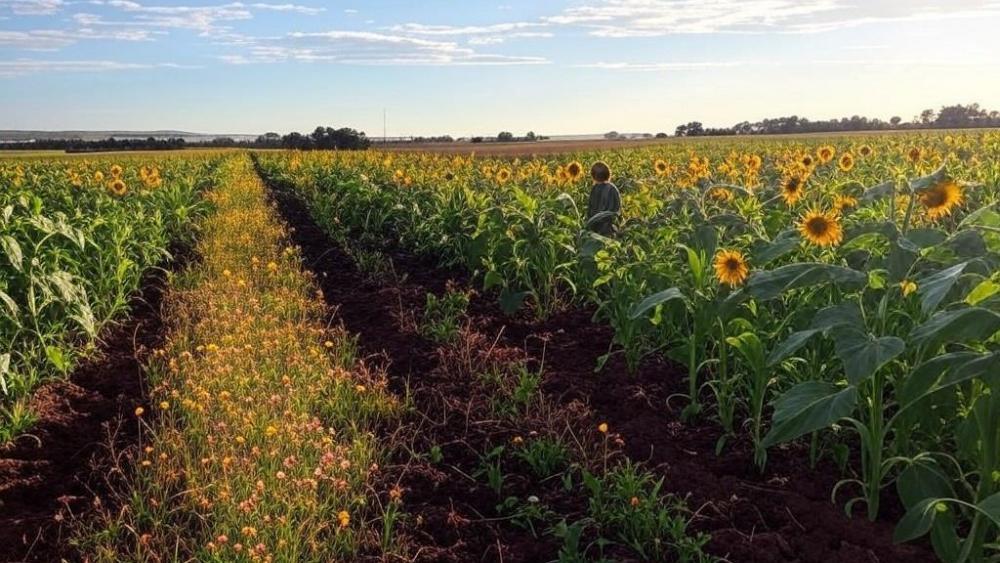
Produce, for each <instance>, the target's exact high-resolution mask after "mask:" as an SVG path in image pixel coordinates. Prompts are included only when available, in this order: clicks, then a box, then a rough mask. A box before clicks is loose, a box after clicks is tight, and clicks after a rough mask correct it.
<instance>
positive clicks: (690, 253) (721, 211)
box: [261, 132, 1000, 561]
mask: <svg viewBox="0 0 1000 563" xmlns="http://www.w3.org/2000/svg"><path fill="white" fill-rule="evenodd" d="M596 160H602V161H605V162H607V163H608V164H609V165H610V166H611V168H612V169H613V170H614V171H615V173H616V182H617V183H618V185H619V187H620V188H621V191H622V195H623V203H624V205H623V212H622V214H621V216H620V217H616V218H615V219H616V220H617V222H618V225H619V231H618V233H617V235H616V236H615V237H613V238H606V237H602V236H600V235H597V234H595V233H592V232H590V231H589V230H588V229H587V228H586V221H587V218H586V217H584V216H582V214H581V212H580V209H583V208H584V207H583V206H584V204H585V201H586V195H587V191H588V188H589V178H588V177H587V174H586V166H585V165H584V163H587V164H589V163H592V162H594V161H596ZM998 161H1000V135H997V134H996V133H992V132H988V133H976V134H947V135H945V134H941V135H907V136H882V137H871V138H846V137H842V138H838V139H836V143H835V144H833V143H831V142H827V141H824V140H821V139H818V140H816V141H812V142H803V141H794V142H787V141H769V140H763V141H760V140H757V141H751V142H739V141H721V142H712V143H702V144H695V143H689V144H681V143H677V144H669V145H663V146H660V147H652V148H643V149H636V150H625V151H614V152H606V153H588V154H578V155H566V156H565V157H562V158H558V159H541V158H539V159H528V160H484V159H475V158H462V157H444V156H436V155H428V154H391V153H379V152H364V153H336V154H329V153H327V154H319V153H317V154H299V153H272V154H268V155H264V156H262V157H261V163H262V166H263V168H264V169H265V170H266V171H267V172H268V174H269V175H271V176H273V177H276V178H283V179H285V180H286V181H287V182H289V183H291V184H292V185H294V186H295V187H296V189H297V190H298V191H299V192H300V194H301V195H302V196H303V197H304V198H305V199H306V200H307V201H308V202H309V203H310V205H311V206H312V207H313V209H314V211H315V213H316V214H317V216H320V217H326V218H328V219H329V223H330V225H331V227H332V228H334V229H337V230H340V231H341V233H342V234H344V235H349V236H352V237H355V238H360V239H365V238H368V239H373V240H379V241H381V240H383V239H391V240H392V241H393V243H394V244H400V245H402V246H403V247H405V248H408V249H410V250H414V251H417V252H419V253H423V254H428V255H433V256H437V257H439V258H440V259H441V260H442V261H443V262H444V263H445V264H448V265H459V266H463V267H465V268H467V269H468V270H469V271H471V272H473V273H475V274H477V276H478V279H479V280H480V281H481V282H482V284H483V287H484V288H485V289H486V290H490V291H494V292H496V294H497V295H498V297H499V299H500V302H501V304H502V305H504V306H505V308H507V309H508V310H510V311H512V312H513V311H515V310H518V309H528V310H530V311H532V312H533V313H534V314H535V315H536V316H538V317H545V316H547V315H550V314H552V313H553V312H555V311H557V310H559V309H562V308H565V307H570V306H587V307H592V308H593V310H594V311H595V318H596V319H597V320H599V321H601V322H607V323H609V324H610V325H611V326H612V327H613V328H614V333H615V338H614V341H613V342H610V343H609V349H608V356H610V355H612V354H623V355H624V356H625V358H626V359H627V360H628V362H627V363H628V365H630V366H632V367H636V366H638V364H639V363H640V362H641V361H642V359H643V358H644V357H646V356H648V355H650V354H666V355H667V356H669V357H670V358H671V359H673V360H674V361H675V362H677V363H678V364H681V365H683V366H686V368H687V373H688V384H689V393H688V397H687V399H688V405H687V408H686V409H685V411H684V416H685V417H686V418H688V419H691V418H695V417H711V418H713V419H714V420H716V421H717V422H718V424H719V425H720V426H721V427H722V429H723V431H724V432H723V437H722V438H721V439H720V441H719V444H718V449H719V450H720V451H721V450H722V449H724V448H726V447H727V445H728V444H729V443H730V442H731V441H733V440H750V441H751V442H752V444H753V447H754V448H755V452H756V455H755V462H756V465H757V466H758V469H759V470H760V471H762V472H764V471H766V469H767V457H768V451H769V450H770V449H772V448H775V447H780V445H781V444H782V443H785V442H788V441H791V440H796V439H806V440H808V441H809V442H808V443H809V444H811V447H810V457H811V460H810V461H811V462H812V463H818V461H819V460H820V459H821V458H824V457H827V458H831V459H834V460H836V461H837V462H838V463H839V464H840V465H841V467H842V469H843V471H844V480H843V481H842V482H841V483H840V484H838V485H837V487H836V489H835V490H834V491H831V496H832V498H833V499H835V501H837V502H845V501H846V504H845V510H846V511H847V512H848V513H849V514H853V513H854V512H855V510H854V509H855V508H858V507H861V506H863V507H864V508H865V512H866V513H867V516H868V517H869V518H871V519H875V518H877V517H878V516H879V514H880V505H881V502H882V501H883V499H884V498H885V497H886V495H891V494H892V492H893V491H895V494H897V495H898V497H899V498H900V500H901V502H902V504H903V505H904V507H905V508H906V514H905V516H904V517H903V518H902V520H901V521H900V522H899V524H898V526H897V540H899V541H909V540H912V539H915V538H918V537H921V536H924V535H928V534H929V535H930V540H931V542H932V543H933V545H934V548H935V550H936V551H937V553H938V555H939V556H940V557H941V558H942V559H943V560H946V561H968V560H982V559H984V558H986V557H988V556H989V554H991V553H994V551H992V550H995V548H996V544H997V539H998V529H1000V493H998V491H1000V432H997V428H1000V352H998V347H997V343H998V341H997V333H998V329H1000V276H998V274H997V262H998V259H1000V213H998V212H997V210H996V204H997V199H998V196H1000V164H998ZM608 356H606V357H608ZM595 368H596V369H597V371H600V369H601V368H602V365H597V366H595Z"/></svg>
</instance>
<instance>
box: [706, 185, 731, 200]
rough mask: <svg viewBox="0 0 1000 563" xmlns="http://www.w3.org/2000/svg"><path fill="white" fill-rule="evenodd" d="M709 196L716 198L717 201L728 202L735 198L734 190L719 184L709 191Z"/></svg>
mask: <svg viewBox="0 0 1000 563" xmlns="http://www.w3.org/2000/svg"><path fill="white" fill-rule="evenodd" d="M708 197H710V198H712V199H714V200H715V201H719V202H728V201H732V200H733V192H732V191H731V190H730V189H729V188H724V187H722V186H717V187H714V188H712V189H711V190H710V191H709V192H708Z"/></svg>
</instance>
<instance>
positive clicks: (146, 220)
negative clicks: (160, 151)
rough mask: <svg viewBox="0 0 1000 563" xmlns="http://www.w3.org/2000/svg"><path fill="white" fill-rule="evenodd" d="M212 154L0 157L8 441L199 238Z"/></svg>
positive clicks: (2, 439)
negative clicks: (31, 402)
mask: <svg viewBox="0 0 1000 563" xmlns="http://www.w3.org/2000/svg"><path fill="white" fill-rule="evenodd" d="M213 166H214V160H213V159H211V158H207V157H206V158H199V159H179V158H162V159H157V160H155V161H147V160H141V159H136V158H129V159H116V160H113V159H100V160H87V161H56V160H27V159H25V160H10V161H6V162H3V163H0V253H2V257H0V443H6V442H7V441H8V440H10V439H12V438H13V437H16V436H17V435H19V434H21V433H22V432H23V431H24V430H25V429H26V428H27V427H28V426H30V424H31V422H32V419H33V415H32V413H31V411H30V409H29V408H28V406H27V404H28V402H27V397H28V395H29V393H30V391H31V390H32V389H33V388H35V387H36V386H37V385H38V383H39V382H40V381H41V380H42V379H44V378H46V377H48V376H52V375H59V374H67V373H69V371H70V370H71V369H72V367H73V365H74V363H75V361H76V359H77V358H78V357H79V356H81V355H87V354H90V353H92V352H93V350H94V347H93V345H94V344H95V342H96V339H97V338H98V336H99V334H100V332H101V329H102V327H104V326H105V325H106V324H107V323H108V322H109V321H111V320H113V319H115V318H116V317H117V316H119V315H121V314H123V313H125V312H126V311H127V310H128V308H129V302H130V299H131V296H132V294H133V293H134V292H135V291H136V290H137V289H138V288H139V285H140V281H141V279H142V277H143V275H145V274H146V273H148V271H149V270H150V269H151V268H152V267H154V266H156V265H158V264H160V263H162V262H164V261H165V260H166V259H168V258H169V257H170V249H171V248H172V247H173V246H174V245H176V244H179V243H180V242H181V241H183V240H184V239H186V238H188V237H189V235H190V232H189V228H190V226H191V223H192V220H193V219H194V218H195V217H196V216H197V215H198V214H199V212H200V210H201V208H202V204H201V203H200V196H199V192H200V190H201V189H202V188H203V187H204V186H205V183H206V182H207V181H208V180H209V179H210V178H211V175H210V171H211V169H212V167H213Z"/></svg>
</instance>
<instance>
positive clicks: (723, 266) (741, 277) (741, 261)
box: [713, 249, 750, 287]
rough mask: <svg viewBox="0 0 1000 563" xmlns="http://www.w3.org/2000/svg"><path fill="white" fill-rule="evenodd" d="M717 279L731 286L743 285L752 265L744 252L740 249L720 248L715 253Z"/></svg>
mask: <svg viewBox="0 0 1000 563" xmlns="http://www.w3.org/2000/svg"><path fill="white" fill-rule="evenodd" d="M713 265H714V266H715V279H717V280H719V283H720V284H725V285H728V286H729V287H737V286H740V285H743V282H745V281H746V279H747V276H749V275H750V266H749V265H748V264H747V259H746V257H745V256H743V253H742V252H740V251H738V250H726V249H723V250H720V251H719V252H717V253H716V254H715V261H714V264H713Z"/></svg>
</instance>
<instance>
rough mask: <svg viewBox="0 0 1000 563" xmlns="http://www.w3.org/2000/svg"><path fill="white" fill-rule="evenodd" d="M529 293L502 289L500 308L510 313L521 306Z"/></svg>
mask: <svg viewBox="0 0 1000 563" xmlns="http://www.w3.org/2000/svg"><path fill="white" fill-rule="evenodd" d="M529 295H531V292H530V291H517V292H514V291H503V292H501V293H500V308H501V309H503V312H504V313H506V314H508V315H512V314H514V313H516V312H517V310H518V309H520V308H521V305H523V304H524V300H525V299H526V298H527V297H528V296H529Z"/></svg>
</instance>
